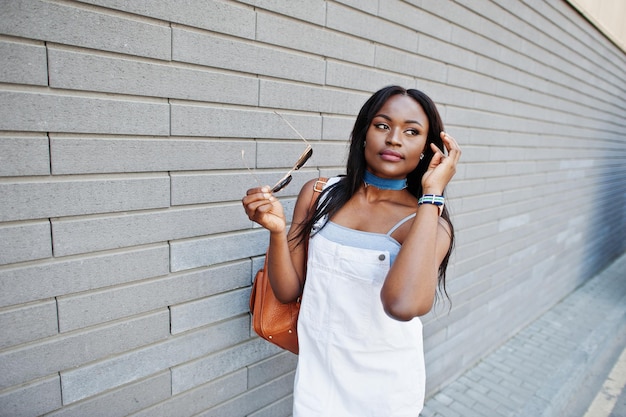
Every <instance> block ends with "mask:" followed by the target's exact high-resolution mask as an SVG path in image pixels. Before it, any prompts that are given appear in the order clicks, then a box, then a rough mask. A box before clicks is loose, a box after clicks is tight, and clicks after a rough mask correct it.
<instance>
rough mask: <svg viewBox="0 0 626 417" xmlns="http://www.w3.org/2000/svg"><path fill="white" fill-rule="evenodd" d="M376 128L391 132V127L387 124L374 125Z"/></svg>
mask: <svg viewBox="0 0 626 417" xmlns="http://www.w3.org/2000/svg"><path fill="white" fill-rule="evenodd" d="M374 127H375V128H376V129H382V130H389V126H387V125H386V124H385V123H374Z"/></svg>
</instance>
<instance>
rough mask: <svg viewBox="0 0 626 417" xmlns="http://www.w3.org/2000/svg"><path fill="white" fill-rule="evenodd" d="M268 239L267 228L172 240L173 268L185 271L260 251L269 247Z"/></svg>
mask: <svg viewBox="0 0 626 417" xmlns="http://www.w3.org/2000/svg"><path fill="white" fill-rule="evenodd" d="M268 241H269V240H268V233H267V231H266V230H265V229H263V230H257V231H254V232H247V233H239V234H232V235H218V236H212V237H207V238H197V239H188V240H183V241H174V242H171V243H170V257H171V267H170V269H171V270H172V272H176V271H183V270H186V269H191V268H198V267H202V266H210V265H215V264H218V263H222V262H229V261H233V260H236V259H241V258H244V257H250V256H255V255H259V254H261V253H264V252H265V250H266V249H267V245H268Z"/></svg>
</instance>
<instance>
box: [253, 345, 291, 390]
mask: <svg viewBox="0 0 626 417" xmlns="http://www.w3.org/2000/svg"><path fill="white" fill-rule="evenodd" d="M297 363H298V357H297V356H296V355H294V354H292V353H290V352H288V351H284V352H282V353H281V354H279V355H276V356H272V357H270V358H267V359H265V360H263V361H260V362H258V363H255V364H254V365H251V366H249V367H248V387H249V388H255V387H258V386H261V385H263V384H265V383H268V382H270V381H272V380H273V379H276V378H278V377H280V376H281V375H285V374H288V373H290V372H294V371H295V369H296V365H297Z"/></svg>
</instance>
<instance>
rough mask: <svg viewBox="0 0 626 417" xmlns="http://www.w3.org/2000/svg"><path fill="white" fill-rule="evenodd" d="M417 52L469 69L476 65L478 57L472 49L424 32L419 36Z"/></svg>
mask: <svg viewBox="0 0 626 417" xmlns="http://www.w3.org/2000/svg"><path fill="white" fill-rule="evenodd" d="M417 53H418V54H419V55H421V56H427V57H429V58H430V59H433V60H435V61H437V62H445V63H447V64H448V65H452V64H453V65H457V66H459V67H461V68H466V69H470V70H472V69H476V67H477V61H478V58H477V54H476V53H474V52H473V51H471V50H467V49H464V48H461V47H459V46H457V45H455V44H451V43H446V42H443V41H441V40H439V39H436V38H434V37H430V36H428V35H424V34H423V35H421V36H420V39H419V46H418V48H417ZM444 57H446V58H444Z"/></svg>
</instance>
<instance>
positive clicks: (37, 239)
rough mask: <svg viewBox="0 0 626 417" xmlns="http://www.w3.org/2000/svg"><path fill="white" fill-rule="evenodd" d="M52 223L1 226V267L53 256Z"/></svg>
mask: <svg viewBox="0 0 626 417" xmlns="http://www.w3.org/2000/svg"><path fill="white" fill-rule="evenodd" d="M51 239H52V238H51V235H50V222H47V221H41V222H28V223H20V224H7V225H1V224H0V265H1V264H10V263H14V262H23V261H31V260H35V259H42V258H49V257H51V256H52V241H51Z"/></svg>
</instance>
